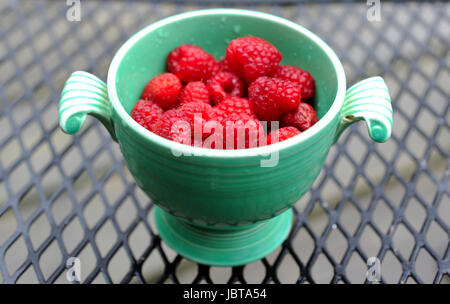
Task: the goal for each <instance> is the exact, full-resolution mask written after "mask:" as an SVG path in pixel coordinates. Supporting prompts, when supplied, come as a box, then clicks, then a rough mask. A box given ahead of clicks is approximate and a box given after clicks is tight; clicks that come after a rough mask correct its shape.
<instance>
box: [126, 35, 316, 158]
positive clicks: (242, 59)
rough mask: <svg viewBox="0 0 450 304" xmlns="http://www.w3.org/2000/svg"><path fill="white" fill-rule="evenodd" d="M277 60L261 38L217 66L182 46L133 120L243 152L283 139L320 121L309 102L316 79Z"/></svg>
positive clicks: (234, 45) (176, 137)
mask: <svg viewBox="0 0 450 304" xmlns="http://www.w3.org/2000/svg"><path fill="white" fill-rule="evenodd" d="M281 58H282V55H281V53H280V52H279V51H278V50H277V49H276V48H275V47H274V46H273V45H272V44H271V43H269V42H267V41H265V40H263V39H261V38H258V37H242V38H237V39H235V40H233V41H231V42H230V43H229V45H228V47H227V49H226V55H225V57H224V58H223V59H222V60H221V61H218V60H216V59H215V58H214V57H213V56H211V55H210V54H209V53H207V52H206V51H204V50H203V49H202V48H200V47H198V46H195V45H192V44H184V45H181V46H179V47H177V48H176V49H174V50H173V51H171V52H170V53H169V55H168V57H167V67H168V71H169V72H168V73H163V74H161V75H158V76H156V77H154V78H153V79H151V80H150V81H149V82H148V83H147V85H146V86H145V88H144V90H143V92H142V96H141V99H140V100H139V101H138V102H137V103H136V105H135V106H134V108H133V110H132V112H131V116H132V118H133V119H134V120H135V121H136V122H138V123H139V124H140V125H142V126H143V127H145V128H146V129H147V130H149V131H151V132H154V133H156V134H158V135H160V136H162V137H164V138H167V139H169V140H172V141H175V142H179V143H182V144H187V145H191V146H196V147H204V148H211V149H244V148H252V147H258V146H263V145H269V144H272V143H276V142H279V141H283V140H286V139H288V138H290V137H293V136H295V135H298V134H300V133H301V132H302V131H305V130H307V129H308V128H310V127H311V126H312V125H313V124H315V123H316V122H317V115H316V112H315V111H314V109H313V107H312V106H311V105H310V104H308V103H307V102H306V101H307V100H308V99H310V98H311V97H313V96H314V92H315V86H314V79H313V77H312V76H311V74H310V73H309V72H307V71H305V70H302V69H300V68H298V67H295V66H289V65H279V63H280V61H281ZM273 122H278V124H274V123H273ZM263 125H265V126H263ZM274 125H276V127H274ZM278 125H279V126H280V127H281V128H278ZM267 130H269V131H267ZM270 130H272V132H270ZM266 133H267V135H266Z"/></svg>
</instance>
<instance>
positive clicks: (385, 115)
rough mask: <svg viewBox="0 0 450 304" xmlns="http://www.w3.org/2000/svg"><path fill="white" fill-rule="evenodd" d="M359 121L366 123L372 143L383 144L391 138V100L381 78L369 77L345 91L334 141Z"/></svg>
mask: <svg viewBox="0 0 450 304" xmlns="http://www.w3.org/2000/svg"><path fill="white" fill-rule="evenodd" d="M359 120H365V121H366V124H367V129H368V131H369V136H370V138H372V139H373V140H374V141H376V142H385V141H386V140H388V139H389V137H390V136H391V132H392V106H391V98H390V96H389V90H388V88H387V86H386V83H385V82H384V80H383V78H381V77H378V76H377V77H371V78H368V79H365V80H363V81H360V82H358V83H356V84H355V85H353V86H352V87H351V88H349V89H348V90H347V92H346V94H345V101H344V106H343V107H342V111H341V124H340V125H339V127H338V130H337V133H336V138H335V141H336V140H337V139H338V138H339V136H340V135H341V134H342V132H343V131H344V130H345V129H346V128H347V127H348V126H349V125H351V124H352V123H354V122H356V121H359Z"/></svg>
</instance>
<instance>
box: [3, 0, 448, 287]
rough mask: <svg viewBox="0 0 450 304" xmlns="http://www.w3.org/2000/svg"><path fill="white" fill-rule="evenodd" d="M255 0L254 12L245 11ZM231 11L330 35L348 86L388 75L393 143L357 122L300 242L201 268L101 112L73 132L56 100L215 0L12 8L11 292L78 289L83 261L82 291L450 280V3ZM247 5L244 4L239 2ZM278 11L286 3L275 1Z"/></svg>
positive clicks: (303, 223) (8, 109)
mask: <svg viewBox="0 0 450 304" xmlns="http://www.w3.org/2000/svg"><path fill="white" fill-rule="evenodd" d="M244 2H245V3H248V4H246V5H244V4H242V3H244ZM264 2H266V3H267V2H268V1H228V2H227V1H225V2H221V4H220V6H222V7H223V6H226V7H240V8H249V9H254V10H260V11H265V12H270V13H273V14H275V15H279V16H282V17H284V18H287V19H290V20H293V21H294V22H296V23H298V24H300V25H303V26H305V27H306V28H308V29H310V30H311V31H313V32H315V33H317V34H318V35H319V36H320V37H322V38H323V39H324V40H325V41H326V42H327V43H328V44H329V45H330V46H331V47H332V48H333V49H334V50H335V51H336V53H337V54H338V56H339V57H340V59H341V60H342V63H343V65H344V68H345V72H346V75H347V81H348V84H352V83H355V82H356V81H358V80H361V79H363V78H365V77H368V76H373V75H381V76H383V77H384V78H385V79H386V82H387V84H388V87H389V89H390V92H391V95H392V105H393V108H394V129H393V135H392V138H391V139H390V140H389V141H388V142H387V143H384V144H376V143H373V142H371V141H370V140H369V139H368V135H367V131H366V129H365V126H364V124H362V123H361V124H356V125H354V126H352V127H351V128H350V129H349V130H347V131H346V132H345V134H344V135H343V136H342V137H341V139H340V141H339V142H338V144H337V145H335V146H334V147H333V148H332V149H331V151H330V153H329V155H328V158H327V162H326V165H325V166H324V168H323V170H322V172H321V174H320V176H319V177H318V178H317V180H316V182H315V183H314V186H313V187H312V189H311V190H310V191H309V192H308V193H307V194H306V195H305V196H304V197H303V198H302V199H301V200H300V201H299V202H298V203H296V204H295V207H294V212H295V222H294V226H293V230H292V232H291V234H290V235H289V238H288V239H287V240H286V241H285V242H284V243H283V245H282V246H280V247H279V248H278V249H277V250H276V251H275V252H273V253H272V254H270V255H269V256H268V257H266V258H264V259H262V260H260V261H257V262H254V263H251V264H249V265H246V266H242V267H234V268H219V267H209V266H204V265H197V264H195V263H193V262H191V261H188V260H186V259H184V258H182V257H180V256H178V255H177V254H176V253H175V252H173V251H172V250H171V249H170V248H168V247H167V245H165V244H164V242H163V241H161V239H160V238H159V236H158V232H157V230H156V229H155V225H154V221H153V212H154V206H153V204H152V203H151V202H150V201H149V199H148V198H147V197H146V196H145V195H144V194H143V193H142V192H141V190H140V189H139V188H138V187H137V186H136V184H135V183H134V181H133V179H132V178H131V176H130V173H129V172H128V169H127V167H126V165H125V163H124V161H123V158H122V156H121V154H120V151H119V148H118V146H117V145H116V144H115V143H113V142H112V141H111V139H110V137H109V136H108V135H107V133H106V131H105V130H104V129H103V127H102V126H101V125H100V124H99V123H97V121H96V120H94V119H92V118H88V119H87V123H86V124H85V126H84V127H83V129H82V131H81V132H80V133H79V134H77V135H75V136H68V135H65V134H64V133H62V132H61V130H60V129H59V126H58V114H57V109H58V101H59V95H60V91H61V88H62V86H63V84H64V81H65V80H66V79H67V77H68V76H69V75H70V73H71V72H73V71H74V70H86V71H89V72H92V73H94V74H96V75H98V76H99V77H100V78H102V79H105V77H106V72H107V68H108V66H109V63H110V61H111V59H112V56H113V55H114V53H115V52H116V50H117V49H118V48H119V47H120V45H121V44H122V43H123V42H124V41H125V40H126V39H127V38H128V37H130V36H131V35H132V34H133V33H135V32H136V31H137V30H139V29H140V28H142V27H143V26H145V25H147V24H151V23H153V22H155V21H157V20H159V19H161V18H164V17H166V16H170V15H173V14H175V13H179V12H183V11H189V10H194V9H200V8H212V7H218V6H219V5H218V4H215V3H214V2H213V1H201V2H196V1H191V2H186V3H185V2H184V1H176V2H173V3H172V2H170V1H164V3H162V2H161V3H160V2H151V3H150V2H146V1H138V2H132V1H127V2H125V1H89V2H87V1H82V2H81V9H82V10H81V21H79V22H69V21H68V20H67V18H66V12H67V9H68V7H67V6H66V4H65V1H43V0H39V1H2V2H1V3H0V130H1V132H0V282H3V283H14V282H17V283H27V282H45V283H53V282H56V283H68V281H67V280H66V261H67V259H68V258H69V257H78V258H79V259H80V261H81V270H82V271H81V273H82V277H81V279H82V282H86V283H91V282H92V283H103V282H107V283H112V282H114V283H120V282H122V283H128V282H130V283H154V282H167V283H179V282H181V283H190V282H206V283H226V282H241V283H245V282H247V283H261V282H264V283H269V282H274V283H279V282H281V283H295V282H298V283H329V282H332V283H362V282H366V283H368V281H367V279H366V271H367V264H366V263H367V259H368V258H369V257H377V258H378V259H379V260H380V261H381V282H382V283H399V282H400V283H450V262H449V260H450V249H449V234H450V191H449V185H450V184H449V183H450V181H449V152H450V130H449V121H450V113H449V100H450V98H449V96H450V85H449V83H450V52H449V46H450V39H449V38H450V37H449V33H450V4H448V3H445V2H432V3H421V2H405V1H398V2H390V1H389V2H388V1H381V10H380V12H381V14H380V16H381V20H380V21H373V20H372V21H369V20H368V18H367V10H368V8H369V7H368V6H367V5H366V3H365V1H359V3H354V2H352V1H345V3H343V2H339V1H334V2H332V3H327V1H321V2H320V3H309V2H308V1H301V3H298V4H293V3H292V1H290V3H287V4H286V3H284V2H283V1H272V4H271V5H269V4H265V3H264ZM238 3H239V4H238ZM273 3H275V4H273Z"/></svg>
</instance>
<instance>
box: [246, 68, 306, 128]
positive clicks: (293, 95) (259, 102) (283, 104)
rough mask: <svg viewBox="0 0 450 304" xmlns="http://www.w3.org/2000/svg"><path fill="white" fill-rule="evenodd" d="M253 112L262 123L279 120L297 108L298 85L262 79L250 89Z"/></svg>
mask: <svg viewBox="0 0 450 304" xmlns="http://www.w3.org/2000/svg"><path fill="white" fill-rule="evenodd" d="M248 97H249V100H250V103H251V105H252V109H253V112H254V113H255V114H256V116H257V117H258V118H259V119H260V120H262V121H274V120H279V118H280V116H281V115H282V114H283V113H286V112H289V111H292V110H294V109H295V108H297V106H298V104H299V103H300V99H301V96H300V88H299V87H298V85H297V84H296V83H293V82H290V81H287V80H281V79H277V78H269V77H260V78H258V79H257V80H255V81H254V82H253V83H252V84H251V85H250V87H249V88H248Z"/></svg>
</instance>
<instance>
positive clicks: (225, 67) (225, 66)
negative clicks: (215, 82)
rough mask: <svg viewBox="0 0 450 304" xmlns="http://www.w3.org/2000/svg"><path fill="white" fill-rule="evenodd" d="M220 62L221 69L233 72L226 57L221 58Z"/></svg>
mask: <svg viewBox="0 0 450 304" xmlns="http://www.w3.org/2000/svg"><path fill="white" fill-rule="evenodd" d="M219 64H220V70H221V71H222V72H231V69H230V65H229V64H228V61H227V58H226V57H224V58H223V59H222V60H220V62H219Z"/></svg>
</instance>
